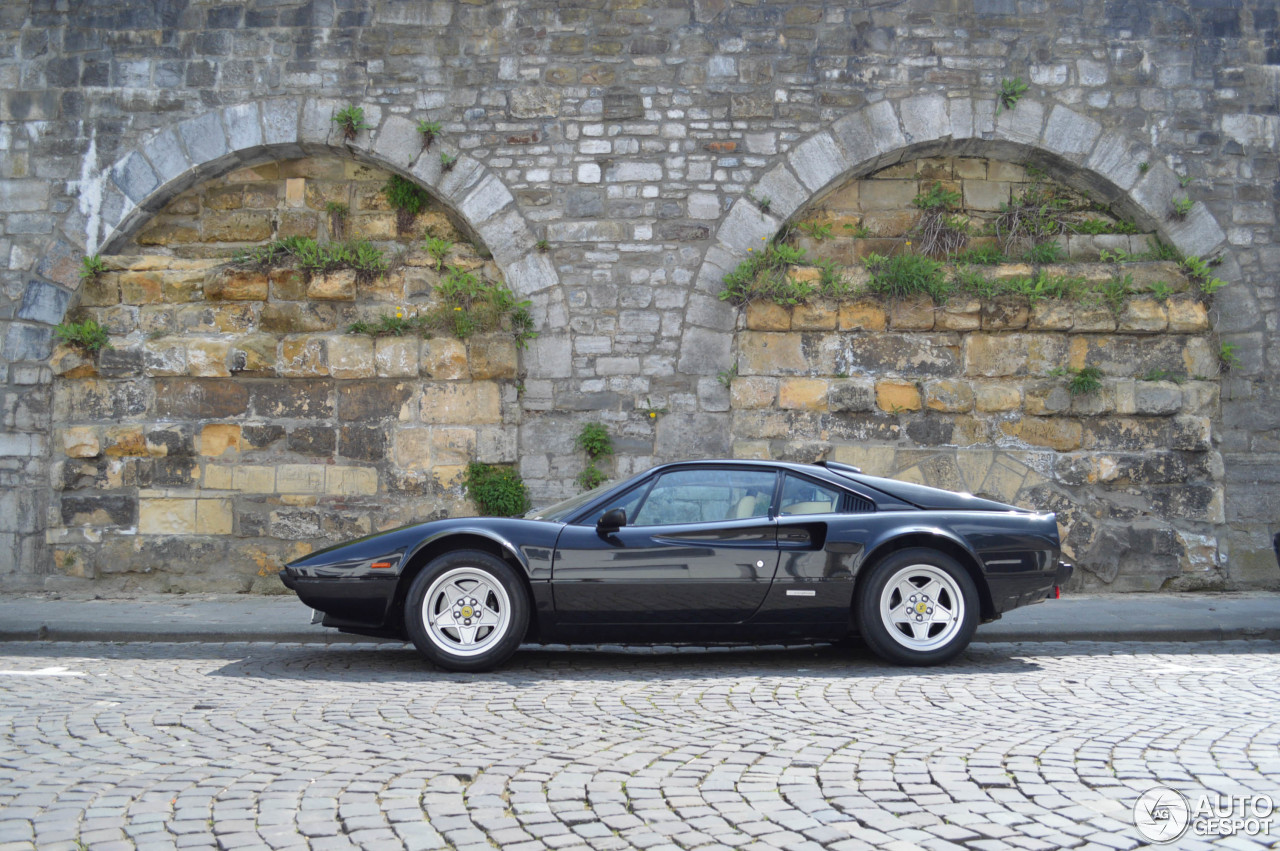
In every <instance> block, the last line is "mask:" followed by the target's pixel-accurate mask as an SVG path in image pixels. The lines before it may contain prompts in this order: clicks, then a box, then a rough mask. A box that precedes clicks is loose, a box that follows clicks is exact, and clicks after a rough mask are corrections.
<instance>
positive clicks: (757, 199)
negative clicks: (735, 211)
mask: <svg viewBox="0 0 1280 851" xmlns="http://www.w3.org/2000/svg"><path fill="white" fill-rule="evenodd" d="M747 200H748V201H750V202H751V203H752V204H755V205H756V206H757V207H759V208H760V214H761V217H762V218H763V215H764V214H765V213H767V212H769V208H770V207H772V206H773V199H772V198H770V197H769V196H768V195H760V196H756V195H753V194H752V193H751V191H750V190H748V191H747Z"/></svg>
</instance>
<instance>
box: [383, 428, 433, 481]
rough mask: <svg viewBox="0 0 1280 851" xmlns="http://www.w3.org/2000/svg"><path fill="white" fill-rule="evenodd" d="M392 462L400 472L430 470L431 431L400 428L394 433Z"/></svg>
mask: <svg viewBox="0 0 1280 851" xmlns="http://www.w3.org/2000/svg"><path fill="white" fill-rule="evenodd" d="M391 457H392V460H393V461H395V464H396V466H397V467H399V468H400V469H402V470H417V471H425V470H430V469H431V466H432V464H431V429H429V428H402V429H397V430H396V433H395V448H394V450H393V452H392V456H391Z"/></svg>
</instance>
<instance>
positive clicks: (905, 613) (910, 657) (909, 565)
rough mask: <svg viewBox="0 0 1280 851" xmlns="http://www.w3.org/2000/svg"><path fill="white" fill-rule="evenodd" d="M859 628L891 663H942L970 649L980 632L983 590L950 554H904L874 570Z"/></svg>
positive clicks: (861, 604)
mask: <svg viewBox="0 0 1280 851" xmlns="http://www.w3.org/2000/svg"><path fill="white" fill-rule="evenodd" d="M858 626H859V629H860V630H861V632H862V638H863V640H864V641H866V642H867V645H868V646H869V647H870V648H871V649H872V650H873V651H874V652H875V654H876V655H877V656H879V657H880V658H882V659H885V660H886V661H889V662H894V663H896V664H899V665H937V664H941V663H942V662H946V661H948V660H950V659H953V658H955V656H957V655H958V654H959V653H960V652H961V651H962V650H964V649H965V648H966V647H968V646H969V641H970V640H971V639H972V638H973V633H974V630H976V629H977V628H978V589H977V587H976V586H975V585H974V584H973V578H972V577H970V576H969V572H968V571H966V570H965V569H964V568H963V567H962V566H961V565H960V564H959V562H957V561H956V560H955V559H953V558H951V556H949V555H947V554H946V553H942V552H939V551H937V550H930V549H924V548H918V549H909V550H899V551H898V552H896V553H892V554H890V555H889V556H888V557H886V558H885V559H884V560H882V561H881V562H879V563H878V564H877V565H876V566H875V567H874V568H872V570H871V575H870V576H869V577H868V578H867V583H866V585H865V586H863V589H862V593H861V595H860V596H859V597H858Z"/></svg>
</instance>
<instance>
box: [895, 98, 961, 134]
mask: <svg viewBox="0 0 1280 851" xmlns="http://www.w3.org/2000/svg"><path fill="white" fill-rule="evenodd" d="M898 111H899V113H900V114H901V116H902V133H903V135H904V136H906V138H907V141H908V142H910V143H915V144H919V143H920V142H929V141H932V140H934V139H943V138H946V137H948V136H950V135H951V116H950V115H949V114H948V112H947V99H946V98H945V97H943V96H942V95H922V96H920V97H914V98H904V99H903V101H902V103H901V104H900V105H899V108H898Z"/></svg>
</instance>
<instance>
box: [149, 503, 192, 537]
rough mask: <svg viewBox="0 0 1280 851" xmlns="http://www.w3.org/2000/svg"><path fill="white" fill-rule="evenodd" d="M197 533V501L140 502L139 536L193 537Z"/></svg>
mask: <svg viewBox="0 0 1280 851" xmlns="http://www.w3.org/2000/svg"><path fill="white" fill-rule="evenodd" d="M195 531H196V500H194V499H167V498H160V499H140V500H138V534H140V535H193V534H195Z"/></svg>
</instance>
